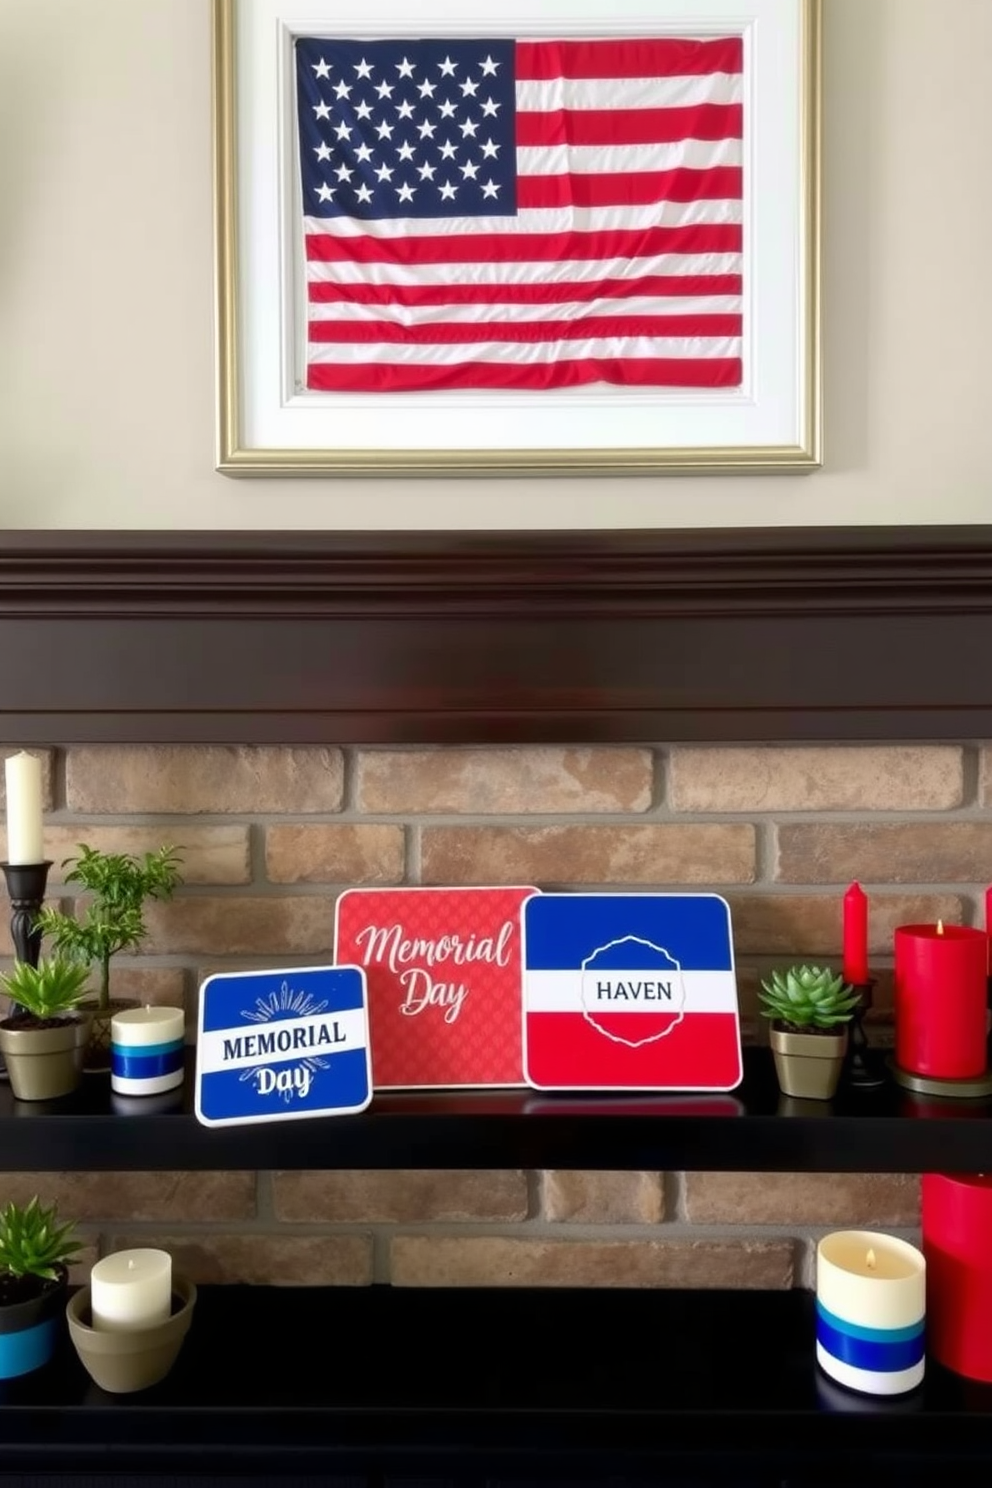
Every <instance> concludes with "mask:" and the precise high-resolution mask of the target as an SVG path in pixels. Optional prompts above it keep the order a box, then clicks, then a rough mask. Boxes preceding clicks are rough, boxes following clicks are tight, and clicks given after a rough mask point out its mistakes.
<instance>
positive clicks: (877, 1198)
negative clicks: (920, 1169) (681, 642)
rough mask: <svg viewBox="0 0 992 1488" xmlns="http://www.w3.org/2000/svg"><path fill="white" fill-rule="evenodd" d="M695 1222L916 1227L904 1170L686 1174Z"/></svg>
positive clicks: (916, 1189) (915, 1198)
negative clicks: (898, 1171) (880, 1171)
mask: <svg viewBox="0 0 992 1488" xmlns="http://www.w3.org/2000/svg"><path fill="white" fill-rule="evenodd" d="M685 1184H686V1218H687V1219H688V1220H689V1221H690V1222H691V1223H692V1224H740V1225H760V1224H779V1225H782V1224H784V1225H846V1226H851V1227H852V1228H859V1227H861V1226H864V1225H901V1226H910V1225H918V1224H919V1222H920V1180H919V1178H917V1177H915V1176H913V1175H910V1174H906V1173H686V1175H685Z"/></svg>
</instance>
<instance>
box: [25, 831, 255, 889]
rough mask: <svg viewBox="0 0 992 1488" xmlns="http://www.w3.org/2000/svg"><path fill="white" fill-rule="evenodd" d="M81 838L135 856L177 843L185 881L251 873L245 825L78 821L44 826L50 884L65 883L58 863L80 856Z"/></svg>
mask: <svg viewBox="0 0 992 1488" xmlns="http://www.w3.org/2000/svg"><path fill="white" fill-rule="evenodd" d="M81 842H85V843H86V844H87V845H88V846H89V847H97V848H99V849H100V851H101V852H106V853H132V854H134V855H135V856H137V857H141V856H142V855H143V854H144V853H146V852H158V850H159V848H160V847H164V846H168V847H173V846H174V847H177V848H178V849H179V853H180V857H181V859H182V862H181V872H182V875H183V882H184V883H188V884H245V883H248V882H249V881H250V879H251V866H250V863H249V854H248V828H247V827H241V826H222V827H191V826H182V827H177V828H173V827H171V826H168V827H120V826H114V827H106V826H96V825H94V824H93V823H91V822H79V823H76V824H73V825H70V826H51V825H48V824H46V826H45V852H46V853H47V855H48V856H49V857H50V858H52V859H53V864H52V869H51V872H50V873H49V875H48V882H49V884H54V885H58V884H63V883H65V875H66V873H68V872H70V871H71V867H70V866H67V867H66V868H65V869H64V870H63V867H62V863H63V861H64V859H66V858H75V857H78V855H79V844H80V843H81ZM4 846H5V847H6V838H4Z"/></svg>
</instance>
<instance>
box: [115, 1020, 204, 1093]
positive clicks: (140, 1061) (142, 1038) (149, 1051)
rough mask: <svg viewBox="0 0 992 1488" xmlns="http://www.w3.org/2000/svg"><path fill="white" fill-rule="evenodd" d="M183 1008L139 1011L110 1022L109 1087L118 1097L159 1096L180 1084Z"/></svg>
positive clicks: (182, 1054) (181, 1076) (182, 1060)
mask: <svg viewBox="0 0 992 1488" xmlns="http://www.w3.org/2000/svg"><path fill="white" fill-rule="evenodd" d="M185 1026H186V1020H185V1017H184V1016H183V1010H182V1008H169V1007H140V1008H129V1009H128V1010H127V1012H124V1013H115V1014H114V1016H113V1018H112V1019H111V1020H110V1085H111V1089H113V1090H115V1091H116V1092H117V1094H118V1095H161V1094H162V1093H163V1091H166V1090H174V1089H175V1088H176V1086H177V1085H181V1084H182V1083H183V1065H184V1055H185V1051H184V1048H183V1035H184V1032H185Z"/></svg>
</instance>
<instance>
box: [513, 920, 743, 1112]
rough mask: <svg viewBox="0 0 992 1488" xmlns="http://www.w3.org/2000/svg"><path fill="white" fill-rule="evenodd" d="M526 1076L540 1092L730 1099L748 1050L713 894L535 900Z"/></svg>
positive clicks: (527, 957)
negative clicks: (725, 1094)
mask: <svg viewBox="0 0 992 1488" xmlns="http://www.w3.org/2000/svg"><path fill="white" fill-rule="evenodd" d="M523 954H524V978H523V982H524V1069H525V1072H526V1076H527V1081H528V1083H529V1084H530V1085H532V1086H534V1088H535V1089H538V1090H700V1091H705V1090H723V1091H726V1090H732V1089H733V1088H734V1087H735V1086H736V1085H738V1084H740V1080H741V1074H742V1065H741V1042H740V1019H739V1013H738V1006H737V980H736V976H735V973H734V956H733V941H732V935H731V927H730V910H729V908H728V906H727V904H726V901H725V900H723V899H721V898H720V896H719V895H717V894H538V895H535V896H534V897H532V898H531V899H528V900H527V902H526V904H525V905H524V907H523Z"/></svg>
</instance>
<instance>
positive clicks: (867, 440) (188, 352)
mask: <svg viewBox="0 0 992 1488" xmlns="http://www.w3.org/2000/svg"><path fill="white" fill-rule="evenodd" d="M824 7H825V16H826V142H825V143H826V201H825V222H826V240H825V292H826V298H825V310H826V380H827V419H828V422H827V440H828V446H827V448H828V456H827V468H826V469H825V470H824V471H823V472H822V473H820V474H817V475H815V476H812V477H807V478H803V479H791V478H782V479H778V480H768V479H760V480H759V479H747V480H734V479H722V480H701V481H694V482H691V483H690V482H687V481H685V480H679V479H669V480H664V479H641V480H622V479H603V480H583V481H523V480H521V481H515V482H502V481H495V482H469V481H453V482H447V483H444V482H409V481H372V482H361V483H357V484H356V483H353V482H346V481H340V482H334V481H325V480H322V481H295V482H284V481H279V482H276V481H262V482H244V481H238V482H235V481H231V480H230V479H226V478H224V477H222V476H219V475H217V474H216V472H215V471H214V469H213V460H214V454H213V346H212V334H213V333H212V289H211V275H212V248H211V188H210V108H209V94H210V61H209V47H210V5H209V0H0V525H2V526H5V527H28V528H30V527H39V526H46V527H109V528H113V527H162V528H194V527H199V528H237V527H257V528H267V527H279V528H291V527H292V528H307V527H312V528H325V527H330V528H333V527H357V528H364V527H382V528H390V527H395V528H403V527H410V526H421V527H442V528H443V527H478V528H486V527H521V528H524V527H566V528H567V527H596V526H602V525H616V526H644V527H647V526H697V525H700V524H705V525H713V526H737V525H744V524H747V525H759V526H760V525H766V524H786V525H791V524H794V523H796V524H800V523H801V524H813V525H816V524H834V523H903V522H920V523H929V522H983V521H986V520H988V516H987V513H988V512H989V506H990V502H989V496H990V492H992V441H990V440H989V437H988V434H989V424H990V414H989V409H990V406H992V405H990V400H989V388H988V375H987V348H988V346H989V345H990V344H992V289H990V288H989V276H988V245H989V242H990V240H992V205H990V203H992V194H990V192H989V190H988V187H987V182H988V106H987V98H988V94H989V86H990V82H992V63H990V60H989V59H990V58H992V4H990V3H989V0H824Z"/></svg>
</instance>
